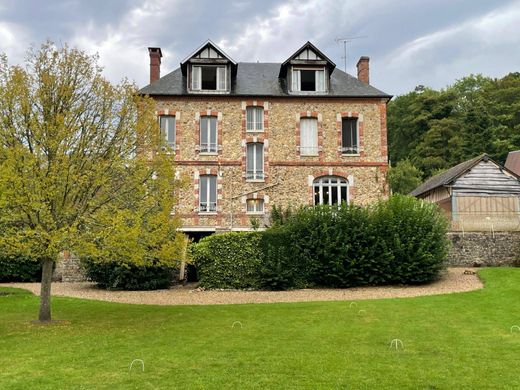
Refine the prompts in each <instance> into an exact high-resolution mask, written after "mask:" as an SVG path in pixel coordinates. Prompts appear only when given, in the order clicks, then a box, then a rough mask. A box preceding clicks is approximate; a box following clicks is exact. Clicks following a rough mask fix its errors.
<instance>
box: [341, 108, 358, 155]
mask: <svg viewBox="0 0 520 390" xmlns="http://www.w3.org/2000/svg"><path fill="white" fill-rule="evenodd" d="M345 122H354V123H355V130H356V139H355V141H356V145H355V147H350V148H348V147H346V146H344V144H343V139H344V131H346V129H345V127H344V123H345ZM350 129H352V127H351V128H350ZM351 138H352V137H351ZM341 154H342V155H343V156H357V155H359V118H356V117H343V118H341Z"/></svg>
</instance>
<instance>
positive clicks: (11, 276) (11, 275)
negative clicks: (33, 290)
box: [0, 257, 42, 283]
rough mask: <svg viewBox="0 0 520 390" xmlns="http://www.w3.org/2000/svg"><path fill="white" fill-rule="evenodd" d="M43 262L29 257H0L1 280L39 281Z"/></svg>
mask: <svg viewBox="0 0 520 390" xmlns="http://www.w3.org/2000/svg"><path fill="white" fill-rule="evenodd" d="M41 277H42V265H41V262H39V261H37V260H33V259H28V258H7V257H0V282H4V283H5V282H39V281H40V280H41Z"/></svg>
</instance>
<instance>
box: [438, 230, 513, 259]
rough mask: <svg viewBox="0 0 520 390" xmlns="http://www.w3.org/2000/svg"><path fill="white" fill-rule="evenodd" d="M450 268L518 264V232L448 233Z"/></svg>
mask: <svg viewBox="0 0 520 390" xmlns="http://www.w3.org/2000/svg"><path fill="white" fill-rule="evenodd" d="M448 237H449V238H450V240H451V242H452V248H451V250H450V253H449V255H448V264H449V265H451V266H506V265H513V264H515V263H516V264H517V265H519V264H520V232H497V233H494V234H493V233H491V232H470V233H468V232H466V233H462V232H450V233H448Z"/></svg>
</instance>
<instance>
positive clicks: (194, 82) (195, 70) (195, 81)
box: [191, 66, 201, 90]
mask: <svg viewBox="0 0 520 390" xmlns="http://www.w3.org/2000/svg"><path fill="white" fill-rule="evenodd" d="M200 76H201V74H200V66H193V67H192V68H191V89H193V90H199V89H200Z"/></svg>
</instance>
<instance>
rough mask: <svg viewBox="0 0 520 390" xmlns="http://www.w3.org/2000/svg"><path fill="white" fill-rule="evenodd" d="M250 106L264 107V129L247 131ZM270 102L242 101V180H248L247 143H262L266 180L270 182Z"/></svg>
mask: <svg viewBox="0 0 520 390" xmlns="http://www.w3.org/2000/svg"><path fill="white" fill-rule="evenodd" d="M248 107H262V108H263V109H264V131H247V114H246V112H247V108H248ZM268 107H269V102H266V101H265V102H262V101H256V100H246V101H242V120H241V122H242V130H241V135H242V155H241V163H242V180H244V181H245V180H246V169H247V161H246V160H247V144H249V143H256V142H258V143H261V144H263V145H264V180H263V182H265V183H268V182H269V141H268V139H269V109H268Z"/></svg>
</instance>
